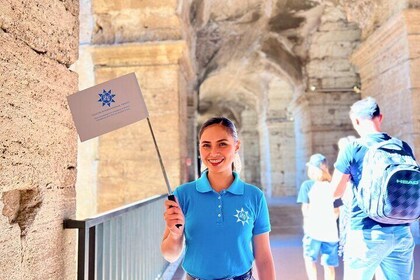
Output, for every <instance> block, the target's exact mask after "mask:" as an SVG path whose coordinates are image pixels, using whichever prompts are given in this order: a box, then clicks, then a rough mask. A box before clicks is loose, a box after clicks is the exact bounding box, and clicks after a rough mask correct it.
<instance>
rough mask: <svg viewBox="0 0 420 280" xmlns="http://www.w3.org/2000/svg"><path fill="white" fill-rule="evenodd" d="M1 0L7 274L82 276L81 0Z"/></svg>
mask: <svg viewBox="0 0 420 280" xmlns="http://www.w3.org/2000/svg"><path fill="white" fill-rule="evenodd" d="M0 6H1V8H0V11H1V12H0V46H1V47H0V48H1V51H0V88H1V89H0V91H1V99H0V107H1V110H0V119H1V126H0V127H1V133H0V143H1V145H2V148H1V150H2V157H1V163H0V170H1V176H0V192H1V199H0V208H1V209H2V215H1V216H0V250H1V252H2V257H1V258H0V267H1V270H0V279H8V280H14V279H19V280H21V279H57V280H58V279H74V278H75V245H76V242H75V241H76V239H75V234H74V232H72V231H66V230H64V229H63V220H64V219H66V218H70V217H73V216H74V214H75V197H76V195H75V187H74V186H75V180H76V148H77V141H76V140H77V138H76V137H77V135H76V131H75V129H74V126H73V121H72V119H71V115H70V111H69V109H68V106H67V100H66V96H67V95H69V94H72V93H74V92H76V91H77V75H76V74H75V73H73V72H71V71H69V69H68V68H67V66H66V65H69V64H71V63H74V62H75V60H76V59H77V55H78V36H77V34H78V7H79V5H78V1H49V2H48V3H46V2H45V1H6V2H5V1H3V2H2V3H1V5H0Z"/></svg>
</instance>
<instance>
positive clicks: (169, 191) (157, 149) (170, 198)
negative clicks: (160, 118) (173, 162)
mask: <svg viewBox="0 0 420 280" xmlns="http://www.w3.org/2000/svg"><path fill="white" fill-rule="evenodd" d="M147 123H148V124H149V128H150V132H151V134H152V138H153V143H154V144H155V149H156V153H157V155H158V158H159V163H160V168H161V169H162V173H163V177H164V178H165V183H166V187H167V189H168V199H169V200H172V201H175V196H174V195H173V193H172V189H171V185H170V184H169V180H168V175H167V174H166V170H165V166H164V165H163V161H162V157H161V155H160V152H159V147H158V145H157V142H156V138H155V134H154V133H153V128H152V124H151V123H150V119H149V117H147ZM180 226H181V224H177V225H176V227H177V228H179V227H180Z"/></svg>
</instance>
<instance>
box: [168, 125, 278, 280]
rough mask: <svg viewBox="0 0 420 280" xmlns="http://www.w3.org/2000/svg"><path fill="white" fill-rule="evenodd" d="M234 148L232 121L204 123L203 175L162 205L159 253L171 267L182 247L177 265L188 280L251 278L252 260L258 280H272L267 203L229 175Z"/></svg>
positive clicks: (201, 135) (201, 141)
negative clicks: (181, 259) (205, 167)
mask: <svg viewBox="0 0 420 280" xmlns="http://www.w3.org/2000/svg"><path fill="white" fill-rule="evenodd" d="M239 147H240V141H239V139H238V136H237V131H236V128H235V125H234V124H233V122H232V121H230V120H229V119H227V118H224V117H217V118H211V119H209V120H208V121H206V122H205V123H204V124H203V125H202V127H201V130H200V132H199V149H200V156H201V159H202V161H203V163H204V164H205V165H206V166H207V170H206V171H204V172H203V173H202V175H201V177H200V178H199V179H197V180H195V181H193V182H189V183H186V184H183V185H181V186H179V187H177V188H176V190H175V192H174V195H175V197H176V202H174V201H170V200H167V201H165V207H166V211H165V214H164V218H165V221H166V228H165V232H164V235H163V241H162V244H161V251H162V254H163V256H164V258H165V259H166V260H168V261H169V262H173V261H175V260H177V259H178V258H179V257H180V255H181V253H182V251H183V249H184V246H185V256H184V259H183V264H182V266H183V268H184V270H185V271H186V272H187V279H205V280H214V279H235V280H248V279H254V278H253V276H252V267H253V264H254V261H255V266H256V270H257V273H258V278H259V279H260V280H273V279H275V278H276V276H275V269H274V261H273V257H272V253H271V248H270V242H269V232H270V230H271V226H270V219H269V214H268V207H267V203H266V200H265V198H264V194H263V192H262V191H261V190H260V189H259V188H257V187H255V186H253V185H250V184H247V183H245V182H243V181H242V180H241V179H240V178H239V175H238V173H237V172H235V171H234V166H233V162H234V158H235V153H237V152H238V150H239ZM177 225H178V226H177ZM184 240H185V242H184ZM184 244H185V245H184Z"/></svg>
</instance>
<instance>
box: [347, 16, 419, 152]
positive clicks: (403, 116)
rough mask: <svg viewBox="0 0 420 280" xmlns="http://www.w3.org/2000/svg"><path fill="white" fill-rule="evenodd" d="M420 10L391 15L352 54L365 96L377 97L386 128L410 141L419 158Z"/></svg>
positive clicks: (385, 129) (389, 131)
mask: <svg viewBox="0 0 420 280" xmlns="http://www.w3.org/2000/svg"><path fill="white" fill-rule="evenodd" d="M419 30H420V10H404V11H402V12H401V13H400V14H398V15H395V16H393V17H392V18H390V19H389V20H388V21H387V22H386V23H385V24H383V25H382V26H381V27H380V28H378V29H377V30H376V31H375V32H374V33H373V34H372V35H371V36H370V37H369V38H367V40H366V41H365V42H363V43H362V44H361V45H360V47H359V48H358V49H357V51H356V52H355V53H354V54H353V56H352V62H353V63H354V64H355V65H356V66H357V67H358V69H359V72H360V78H361V83H362V97H366V96H372V97H374V98H375V99H376V100H377V101H378V103H379V105H380V107H381V111H382V113H383V114H384V122H383V125H382V128H383V131H387V132H388V133H390V134H392V135H394V136H396V137H399V138H401V139H402V140H405V141H407V142H408V143H409V144H410V145H411V146H412V147H413V148H414V149H415V151H414V152H415V154H416V156H417V158H419V157H420V114H419V113H418V108H419V107H420V81H419V79H418V76H419V74H420V73H419V69H420V61H419V60H418V59H417V57H418V55H419V52H420V49H419V36H418V35H417V34H418V32H419Z"/></svg>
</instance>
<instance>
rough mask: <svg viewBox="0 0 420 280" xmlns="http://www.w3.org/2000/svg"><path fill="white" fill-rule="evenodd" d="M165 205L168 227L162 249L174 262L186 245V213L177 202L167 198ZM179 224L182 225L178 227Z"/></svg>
mask: <svg viewBox="0 0 420 280" xmlns="http://www.w3.org/2000/svg"><path fill="white" fill-rule="evenodd" d="M165 207H166V211H165V213H164V218H165V221H166V228H165V232H164V234H163V240H162V244H161V246H160V250H161V252H162V255H163V257H164V258H165V259H166V260H167V261H168V262H174V261H176V260H177V259H178V258H179V256H180V255H181V253H182V249H183V245H184V225H185V221H184V214H183V213H182V210H181V208H179V205H178V203H177V202H174V201H171V200H166V201H165ZM177 224H181V226H180V227H179V228H178V227H177V226H176V225H177Z"/></svg>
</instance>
